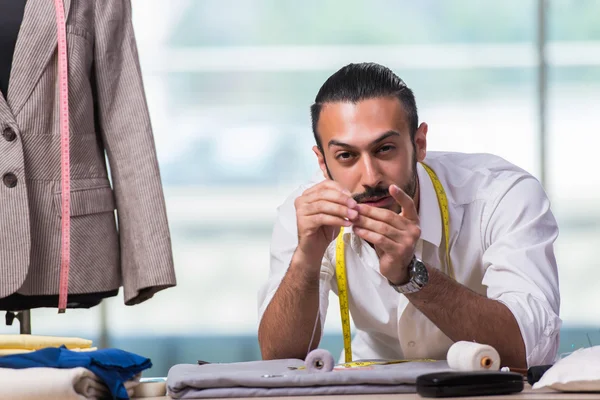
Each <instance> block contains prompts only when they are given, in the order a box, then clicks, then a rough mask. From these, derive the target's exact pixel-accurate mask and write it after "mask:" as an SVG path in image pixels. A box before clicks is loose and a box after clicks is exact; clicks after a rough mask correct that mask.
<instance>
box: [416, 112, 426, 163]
mask: <svg viewBox="0 0 600 400" xmlns="http://www.w3.org/2000/svg"><path fill="white" fill-rule="evenodd" d="M427 129H428V126H427V124H426V123H425V122H422V123H421V125H419V127H418V128H417V132H415V139H414V142H415V151H416V153H417V161H419V162H421V161H423V160H424V159H425V156H426V155H427Z"/></svg>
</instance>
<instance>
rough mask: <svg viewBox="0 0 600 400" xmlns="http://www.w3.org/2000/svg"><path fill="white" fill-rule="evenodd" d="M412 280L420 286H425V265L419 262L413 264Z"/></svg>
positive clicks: (427, 277)
mask: <svg viewBox="0 0 600 400" xmlns="http://www.w3.org/2000/svg"><path fill="white" fill-rule="evenodd" d="M413 278H414V280H415V281H417V282H418V283H419V284H421V285H425V284H426V283H427V281H428V280H429V274H428V273H427V268H426V267H425V264H423V263H422V262H421V261H420V260H415V264H414V267H413Z"/></svg>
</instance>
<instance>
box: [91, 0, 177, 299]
mask: <svg viewBox="0 0 600 400" xmlns="http://www.w3.org/2000/svg"><path fill="white" fill-rule="evenodd" d="M94 4H95V10H94V12H95V15H94V23H95V27H94V32H95V35H94V68H93V89H94V90H95V101H96V106H95V109H96V129H97V132H98V134H99V135H101V138H102V141H103V143H104V147H105V149H106V153H107V156H108V162H109V165H110V172H111V178H112V184H113V189H114V193H115V201H116V208H117V220H118V228H119V237H120V239H119V240H120V246H121V269H122V272H121V273H122V278H123V288H124V296H125V304H126V305H134V304H138V303H141V302H143V301H145V300H147V299H149V298H151V297H152V296H153V295H154V293H156V292H158V291H160V290H162V289H165V288H168V287H172V286H175V284H176V279H175V271H174V266H173V255H172V248H171V237H170V233H169V226H168V220H167V215H166V207H165V200H164V194H163V189H162V184H161V177H160V171H159V166H158V160H157V156H156V148H155V144H154V137H153V132H152V127H151V123H150V116H149V112H148V107H147V102H146V97H145V92H144V86H143V82H142V75H141V70H140V65H139V59H138V53H137V45H136V41H135V37H134V32H133V25H132V18H131V17H132V14H131V2H130V0H104V1H95V2H94Z"/></svg>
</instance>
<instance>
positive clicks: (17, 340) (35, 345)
mask: <svg viewBox="0 0 600 400" xmlns="http://www.w3.org/2000/svg"><path fill="white" fill-rule="evenodd" d="M62 345H65V346H66V347H67V349H85V348H90V347H92V341H91V340H87V339H80V338H73V337H57V336H38V335H0V350H1V349H8V350H14V349H26V350H39V349H43V348H45V347H60V346H62Z"/></svg>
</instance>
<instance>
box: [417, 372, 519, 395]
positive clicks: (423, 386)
mask: <svg viewBox="0 0 600 400" xmlns="http://www.w3.org/2000/svg"><path fill="white" fill-rule="evenodd" d="M523 387H524V386H523V375H521V374H517V373H515V372H499V371H474V372H459V371H452V372H436V373H432V374H425V375H421V376H419V377H418V378H417V393H418V394H419V395H421V396H423V397H465V396H493V395H501V394H509V393H518V392H521V391H522V390H523Z"/></svg>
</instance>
